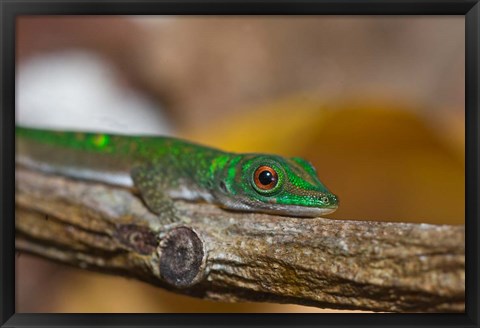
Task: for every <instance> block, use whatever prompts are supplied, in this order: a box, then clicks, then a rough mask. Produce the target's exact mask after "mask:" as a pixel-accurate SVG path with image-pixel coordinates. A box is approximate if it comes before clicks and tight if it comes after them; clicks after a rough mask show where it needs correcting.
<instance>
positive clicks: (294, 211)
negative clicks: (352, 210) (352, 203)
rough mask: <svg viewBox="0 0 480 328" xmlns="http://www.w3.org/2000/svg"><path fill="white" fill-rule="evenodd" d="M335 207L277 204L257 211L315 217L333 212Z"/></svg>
mask: <svg viewBox="0 0 480 328" xmlns="http://www.w3.org/2000/svg"><path fill="white" fill-rule="evenodd" d="M337 208H338V206H332V207H327V208H321V207H308V206H299V205H277V206H275V207H271V208H264V209H259V212H264V213H269V214H276V215H283V216H293V217H303V218H316V217H320V216H322V215H327V214H330V213H333V212H335V211H336V210H337Z"/></svg>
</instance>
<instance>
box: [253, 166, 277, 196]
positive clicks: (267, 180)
mask: <svg viewBox="0 0 480 328" xmlns="http://www.w3.org/2000/svg"><path fill="white" fill-rule="evenodd" d="M253 181H254V182H255V185H256V186H257V187H258V188H260V189H262V190H270V189H273V188H274V187H275V186H276V185H277V182H278V174H277V172H276V171H275V170H274V169H272V168H271V167H270V166H266V165H263V166H260V167H259V168H258V169H256V170H255V174H254V175H253Z"/></svg>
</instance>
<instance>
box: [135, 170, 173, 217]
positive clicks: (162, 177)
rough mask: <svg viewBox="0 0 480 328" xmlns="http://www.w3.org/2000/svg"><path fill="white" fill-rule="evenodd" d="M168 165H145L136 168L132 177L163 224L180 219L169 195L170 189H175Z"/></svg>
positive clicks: (150, 208)
mask: <svg viewBox="0 0 480 328" xmlns="http://www.w3.org/2000/svg"><path fill="white" fill-rule="evenodd" d="M168 167H169V166H168V165H161V164H143V165H139V166H136V167H134V168H133V169H132V170H131V171H130V174H131V177H132V180H133V183H134V185H135V187H136V188H137V189H138V190H139V191H140V194H141V197H142V199H143V201H144V202H145V204H146V205H147V207H148V209H149V210H151V211H152V212H153V213H155V214H158V215H159V218H160V220H161V221H162V222H174V221H176V219H177V218H178V211H177V210H176V208H175V205H174V203H173V201H172V199H171V198H170V196H169V195H168V192H167V191H168V189H171V188H173V187H174V184H175V181H173V180H172V177H173V176H174V175H173V174H172V173H173V172H170V170H171V169H168Z"/></svg>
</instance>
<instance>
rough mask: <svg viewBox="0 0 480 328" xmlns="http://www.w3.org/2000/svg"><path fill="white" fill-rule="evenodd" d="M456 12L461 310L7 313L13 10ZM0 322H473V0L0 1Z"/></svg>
mask: <svg viewBox="0 0 480 328" xmlns="http://www.w3.org/2000/svg"><path fill="white" fill-rule="evenodd" d="M47 14H48V15H90V14H91V15H126V14H134V15H142V14H148V15H154V14H162V15H192V14H193V15H204V14H215V15H219V14H222V15H246V14H249V15H252V14H253V15H260V14H261V15H283V14H296V15H318V14H319V15H339V14H341V15H464V16H465V40H466V42H465V46H466V49H465V55H466V67H465V82H466V87H465V92H466V96H465V111H466V113H465V121H466V122H465V134H466V135H465V137H466V138H465V151H466V154H465V175H466V176H465V188H466V190H465V191H466V204H465V211H466V213H465V214H466V216H465V228H466V235H465V243H466V254H465V256H466V258H467V259H468V261H466V277H465V278H466V287H468V288H466V295H465V296H466V312H465V314H446V313H445V314H444V313H442V314H348V315H345V314H325V315H322V314H320V315H312V314H24V313H21V314H18V313H15V301H14V300H15V259H14V254H15V248H14V236H15V228H14V215H15V211H14V202H15V199H14V188H13V186H14V172H15V163H14V140H15V139H14V129H15V119H14V116H15V113H14V108H15V18H16V16H17V15H47ZM0 17H1V26H0V34H1V37H2V40H3V42H2V45H1V47H2V48H1V52H0V62H1V67H0V75H1V83H2V88H0V99H1V101H2V110H1V111H0V122H1V125H2V129H1V133H0V147H1V148H0V159H1V161H0V187H1V192H2V198H1V200H0V210H1V219H0V234H1V240H0V274H1V276H0V325H1V327H39V326H55V327H60V326H62V327H63V326H65V327H67V326H76V327H84V326H85V327H87V326H99V327H118V326H122V327H128V326H132V327H138V326H161V327H179V326H194V325H197V326H199V327H202V326H205V327H207V326H219V325H220V326H228V325H234V326H239V325H240V326H245V325H252V327H255V326H271V325H275V326H295V325H301V326H304V327H313V326H319V325H325V326H337V327H350V326H356V325H361V326H365V325H367V326H378V325H381V326H384V325H392V326H393V325H395V326H397V327H403V326H405V327H406V326H410V327H424V326H434V327H458V326H461V327H478V308H479V304H478V301H479V285H478V277H479V253H478V251H479V240H478V239H479V237H480V230H479V224H478V220H479V219H480V217H479V212H478V199H479V198H478V185H479V174H478V173H479V149H478V147H479V140H480V134H479V126H480V116H479V113H478V111H479V100H480V99H479V89H480V83H479V82H480V74H479V69H480V65H479V64H480V58H479V53H480V4H479V0H358V1H355V0H336V1H332V0H301V1H296V2H295V1H294V0H279V1H269V0H263V1H262V0H245V1H238V0H235V1H231V2H221V0H215V1H201V2H200V1H193V0H178V1H172V0H169V1H161V0H146V1H145V0H143V1H137V2H135V1H134V0H123V1H122V0H107V1H91V0H89V1H80V0H72V1H69V2H68V1H62V0H56V1H55V0H53V1H52V0H50V1H42V0H37V1H28V0H0Z"/></svg>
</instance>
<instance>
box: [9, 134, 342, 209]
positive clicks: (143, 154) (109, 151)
mask: <svg viewBox="0 0 480 328" xmlns="http://www.w3.org/2000/svg"><path fill="white" fill-rule="evenodd" d="M15 131H16V133H15V135H16V162H17V163H18V164H20V165H23V166H26V167H30V168H33V169H36V170H40V171H43V172H45V173H51V174H59V175H62V176H66V177H71V178H75V179H85V180H90V181H97V182H102V183H107V184H112V185H118V186H123V187H131V188H136V190H138V192H139V193H140V196H141V198H142V199H143V201H144V202H145V204H146V206H147V208H148V209H149V210H150V211H152V212H153V213H156V214H161V213H162V212H164V211H166V209H167V208H168V207H170V206H171V205H172V204H173V203H172V202H173V200H175V199H182V200H186V201H195V202H198V201H204V202H208V203H212V204H215V205H217V206H219V207H221V208H224V209H226V210H234V211H244V212H261V213H269V214H277V215H282V216H291V217H299V218H313V217H319V216H321V215H326V214H329V213H332V212H333V211H335V210H336V209H337V208H338V198H337V196H335V195H334V194H333V193H331V192H330V191H329V190H328V189H327V188H326V187H325V185H324V184H322V182H320V180H319V178H318V176H317V172H316V170H315V168H314V167H313V165H312V164H311V163H310V162H308V161H307V160H305V159H303V158H300V157H283V156H279V155H274V154H263V153H233V152H226V151H222V150H219V149H215V148H211V147H207V146H203V145H199V144H195V143H193V142H189V141H186V140H182V139H177V138H173V137H166V136H141V135H139V136H130V135H120V134H107V133H94V132H76V131H57V130H46V129H37V128H29V127H19V126H17V127H16V129H15Z"/></svg>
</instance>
